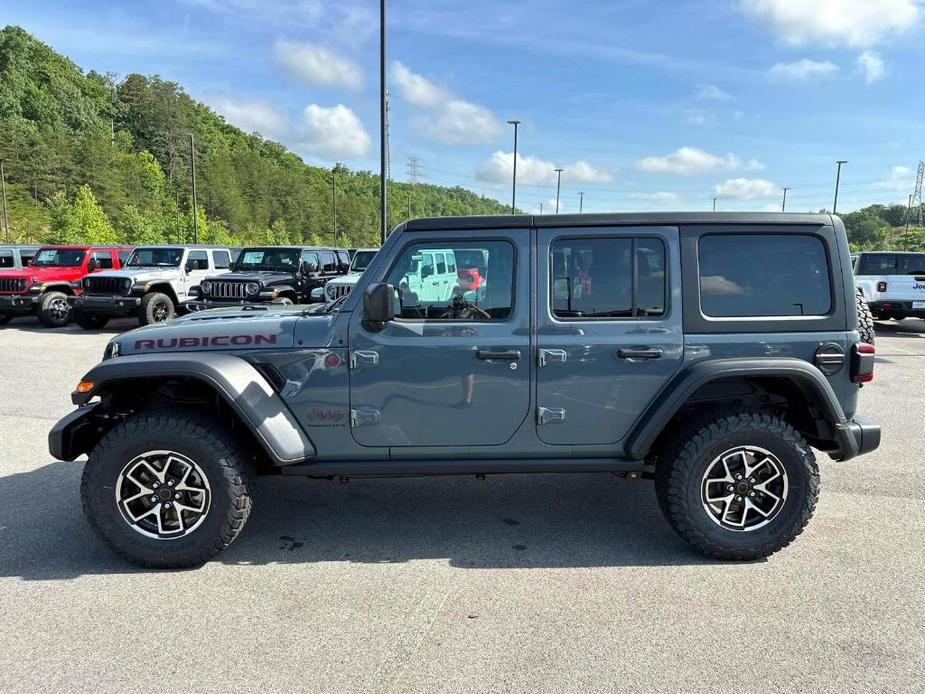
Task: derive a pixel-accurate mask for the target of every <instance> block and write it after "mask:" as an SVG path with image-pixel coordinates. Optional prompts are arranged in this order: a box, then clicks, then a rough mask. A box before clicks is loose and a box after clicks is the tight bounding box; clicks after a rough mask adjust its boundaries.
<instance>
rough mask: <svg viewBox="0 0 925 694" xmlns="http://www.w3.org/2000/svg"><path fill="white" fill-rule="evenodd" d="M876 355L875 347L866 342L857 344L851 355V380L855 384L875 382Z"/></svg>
mask: <svg viewBox="0 0 925 694" xmlns="http://www.w3.org/2000/svg"><path fill="white" fill-rule="evenodd" d="M874 354H876V350H875V349H874V346H873V345H869V344H867V343H866V342H856V343H855V344H854V350H853V351H852V354H851V380H852V381H853V382H855V383H870V382H871V381H873V380H874Z"/></svg>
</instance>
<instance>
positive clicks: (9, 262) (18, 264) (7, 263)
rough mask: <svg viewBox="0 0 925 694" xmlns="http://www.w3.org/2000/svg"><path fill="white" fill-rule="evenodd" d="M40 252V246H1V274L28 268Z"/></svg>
mask: <svg viewBox="0 0 925 694" xmlns="http://www.w3.org/2000/svg"><path fill="white" fill-rule="evenodd" d="M38 250H39V247H38V246H0V272H2V271H3V270H17V269H19V268H24V267H26V266H28V265H29V263H31V262H32V259H33V258H34V257H35V254H36V252H38Z"/></svg>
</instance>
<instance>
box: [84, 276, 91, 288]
mask: <svg viewBox="0 0 925 694" xmlns="http://www.w3.org/2000/svg"><path fill="white" fill-rule="evenodd" d="M89 286H90V278H89V277H84V287H89Z"/></svg>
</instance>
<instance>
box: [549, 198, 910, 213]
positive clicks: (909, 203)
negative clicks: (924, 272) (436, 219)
mask: <svg viewBox="0 0 925 694" xmlns="http://www.w3.org/2000/svg"><path fill="white" fill-rule="evenodd" d="M909 199H910V200H911V199H912V198H909ZM909 204H910V205H911V204H912V203H909ZM540 214H543V203H540Z"/></svg>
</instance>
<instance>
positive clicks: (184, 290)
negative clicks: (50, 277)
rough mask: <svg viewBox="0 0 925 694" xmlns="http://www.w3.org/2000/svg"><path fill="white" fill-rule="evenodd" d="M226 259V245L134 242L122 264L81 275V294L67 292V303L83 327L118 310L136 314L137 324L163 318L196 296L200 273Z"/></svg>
mask: <svg viewBox="0 0 925 694" xmlns="http://www.w3.org/2000/svg"><path fill="white" fill-rule="evenodd" d="M230 265H231V252H230V251H229V249H227V248H221V247H210V246H179V245H176V246H171V245H165V246H139V247H138V248H136V249H135V250H134V251H133V252H132V255H131V256H129V259H128V260H127V261H126V263H125V265H124V266H123V268H122V269H121V270H112V271H107V272H97V273H94V274H92V275H89V276H87V277H85V278H84V279H83V280H81V287H80V288H81V290H82V291H81V294H80V296H74V297H69V303H70V304H71V306H72V308H73V309H74V312H75V321H76V322H77V324H78V325H80V326H81V327H84V328H96V329H99V328H101V327H103V326H104V325H105V324H106V323H107V322H108V321H109V319H110V318H115V317H118V316H121V317H126V316H137V317H138V322H139V323H141V325H148V324H149V323H162V322H163V321H165V320H167V319H169V318H172V317H173V316H174V315H175V314H176V313H177V312H178V311H184V310H185V306H186V304H187V303H188V302H190V301H192V300H195V299H197V298H198V297H199V284H200V283H201V282H202V281H203V279H205V278H206V277H207V276H208V275H209V274H212V273H214V272H215V270H223V269H227V268H228V267H229V266H230Z"/></svg>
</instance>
